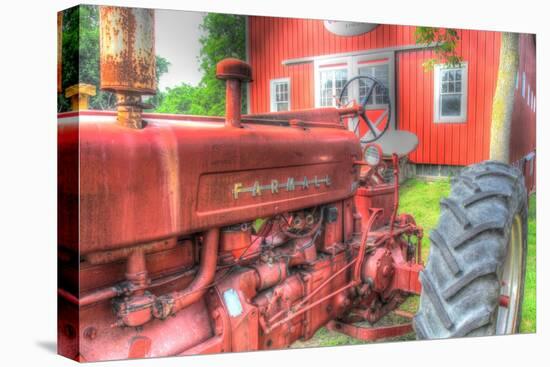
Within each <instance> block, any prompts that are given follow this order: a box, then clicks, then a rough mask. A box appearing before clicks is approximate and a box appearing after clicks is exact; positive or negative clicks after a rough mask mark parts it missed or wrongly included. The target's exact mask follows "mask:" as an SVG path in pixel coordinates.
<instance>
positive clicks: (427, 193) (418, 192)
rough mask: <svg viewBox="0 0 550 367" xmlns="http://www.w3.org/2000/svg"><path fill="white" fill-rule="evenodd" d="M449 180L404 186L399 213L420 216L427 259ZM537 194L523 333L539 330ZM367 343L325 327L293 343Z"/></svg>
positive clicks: (410, 307) (411, 305)
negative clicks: (430, 235) (537, 327)
mask: <svg viewBox="0 0 550 367" xmlns="http://www.w3.org/2000/svg"><path fill="white" fill-rule="evenodd" d="M449 192H450V182H449V180H440V181H423V180H418V179H410V180H408V181H407V182H405V183H404V184H403V185H402V186H401V190H400V202H399V212H401V213H409V214H412V216H413V217H414V218H415V219H416V223H417V224H418V225H419V226H421V227H422V228H423V229H424V239H423V240H422V259H423V261H424V262H426V261H427V258H428V254H429V249H430V240H429V238H428V234H429V233H430V231H431V230H432V229H433V228H434V227H435V225H436V224H437V221H438V219H439V201H440V200H441V199H442V198H443V197H446V196H447V195H449ZM535 220H536V197H535V195H532V196H531V197H530V198H529V223H528V226H529V233H528V250H527V273H526V279H525V294H524V299H523V318H522V322H521V325H520V332H521V333H533V332H535V331H536V255H537V254H536V246H535V244H536V228H537V227H536V222H535ZM417 307H418V297H417V296H412V297H409V298H408V299H407V301H406V302H405V303H404V304H403V305H401V307H400V308H401V309H403V310H406V311H409V312H416V309H417ZM400 322H404V319H402V318H400V317H399V316H395V315H393V314H390V315H388V316H386V317H384V318H383V319H382V320H380V321H379V322H378V323H377V326H378V325H389V324H392V323H400ZM414 338H415V336H414V333H411V334H408V335H405V336H403V337H399V338H392V339H387V340H386V341H399V340H412V339H414ZM351 344H364V342H362V341H360V340H357V339H354V338H351V337H348V336H345V335H343V334H340V333H337V332H332V331H329V330H327V329H326V328H321V329H320V330H318V331H317V333H316V334H315V335H314V336H313V338H311V339H310V340H307V341H298V342H296V343H294V344H293V345H292V347H293V348H303V347H324V346H336V345H351Z"/></svg>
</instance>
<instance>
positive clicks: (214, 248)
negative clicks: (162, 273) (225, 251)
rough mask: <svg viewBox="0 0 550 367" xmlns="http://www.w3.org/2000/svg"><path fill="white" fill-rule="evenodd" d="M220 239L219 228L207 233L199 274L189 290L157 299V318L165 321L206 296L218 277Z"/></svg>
mask: <svg viewBox="0 0 550 367" xmlns="http://www.w3.org/2000/svg"><path fill="white" fill-rule="evenodd" d="M219 238H220V230H219V228H213V229H210V230H208V231H207V232H206V234H205V235H204V240H203V244H202V249H201V260H200V265H199V272H198V273H197V275H196V276H195V278H194V279H193V281H192V282H191V284H189V286H187V288H185V289H183V290H181V291H175V292H172V293H168V294H165V295H162V296H160V297H158V298H157V300H156V302H155V306H154V309H153V314H154V316H155V317H156V318H159V319H165V318H167V317H168V316H170V315H172V314H175V313H176V312H178V311H180V310H183V309H184V308H186V307H187V306H189V305H191V304H193V303H195V302H197V301H198V300H200V299H201V298H202V297H203V296H204V294H205V293H206V291H207V290H208V287H209V286H210V285H211V284H212V282H213V281H214V277H215V275H216V264H217V261H218V244H219Z"/></svg>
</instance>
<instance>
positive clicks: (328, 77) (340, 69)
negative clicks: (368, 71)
mask: <svg viewBox="0 0 550 367" xmlns="http://www.w3.org/2000/svg"><path fill="white" fill-rule="evenodd" d="M319 80H320V88H319V89H320V90H319V93H320V95H319V103H320V105H321V106H336V98H338V97H339V96H340V92H341V91H342V88H343V86H344V84H346V82H347V81H348V69H347V66H346V65H343V66H342V65H336V66H331V65H328V66H327V67H323V68H321V70H320V71H319ZM342 103H347V91H346V94H345V95H344V96H343V97H342Z"/></svg>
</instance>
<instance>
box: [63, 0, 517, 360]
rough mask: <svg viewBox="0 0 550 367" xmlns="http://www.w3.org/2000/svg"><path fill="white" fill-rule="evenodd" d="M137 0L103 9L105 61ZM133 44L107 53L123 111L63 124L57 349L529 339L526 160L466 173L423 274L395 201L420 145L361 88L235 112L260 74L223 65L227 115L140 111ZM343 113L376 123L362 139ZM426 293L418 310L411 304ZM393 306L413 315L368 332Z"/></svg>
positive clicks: (416, 243)
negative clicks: (318, 101)
mask: <svg viewBox="0 0 550 367" xmlns="http://www.w3.org/2000/svg"><path fill="white" fill-rule="evenodd" d="M132 11H136V9H122V8H107V7H103V8H102V9H101V21H102V26H101V31H102V42H103V43H102V52H104V49H106V47H103V46H104V45H105V39H108V37H106V36H107V35H108V34H107V33H106V32H109V29H112V28H115V27H113V21H112V19H111V18H113V16H112V14H113V12H114V13H117V12H118V13H119V15H120V14H122V15H120V17H122V16H126V17H128V16H130V17H134V16H136V15H135V14H134V15H132V14H130V13H128V14H125V13H124V12H132ZM137 11H142V12H149V10H137ZM141 16H142V17H143V16H145V17H146V16H148V15H147V13H145V15H143V14H142V15H141ZM110 17H111V18H110ZM134 21H137V22H139V21H140V18H139V17H138V18H137V19H134ZM108 26H109V27H110V28H109V27H108ZM136 28H139V27H136ZM125 47H137V46H135V45H134V46H125ZM111 50H112V47H111ZM135 54H136V53H134V55H135ZM120 55H122V56H120ZM120 55H119V56H120V57H119V58H116V57H115V58H113V57H108V56H109V55H107V56H105V54H102V59H101V62H102V65H101V72H102V75H101V76H102V87H103V88H104V89H107V90H111V91H113V92H115V93H116V95H117V100H118V102H119V103H118V111H117V112H112V113H111V112H91V111H89V112H87V111H83V112H82V111H81V112H80V113H67V114H64V115H61V116H60V119H59V145H58V149H59V167H60V168H59V170H60V171H59V189H58V190H59V199H58V200H59V292H58V293H59V322H58V325H59V352H60V353H61V354H63V355H65V356H68V357H70V358H74V359H78V360H81V361H100V360H111V359H125V358H143V357H157V356H171V355H189V354H204V353H220V352H236V351H251V350H264V349H281V348H286V347H288V346H290V345H291V344H292V343H294V342H295V341H297V340H299V339H309V338H311V337H312V336H313V335H314V334H315V332H316V331H317V330H318V329H319V328H321V327H323V326H327V327H328V328H330V329H331V330H336V331H339V332H342V333H345V334H347V335H350V336H353V337H355V338H359V339H362V340H376V339H380V338H387V337H392V336H397V335H403V334H406V333H409V332H411V331H412V330H413V328H414V331H416V335H417V337H418V338H420V339H431V338H446V337H454V336H471V335H493V334H507V333H513V332H516V331H517V330H518V325H519V321H520V316H521V299H522V293H523V284H524V273H525V259H526V235H527V226H526V208H527V201H526V198H527V195H526V190H525V187H524V183H523V178H522V175H521V173H520V172H519V171H518V170H517V169H515V168H512V167H510V166H508V165H506V164H502V163H498V162H483V163H480V164H477V165H474V166H471V167H467V168H465V169H464V170H463V171H462V172H461V174H460V175H458V176H457V177H455V178H454V179H453V184H452V191H451V194H450V196H449V197H448V198H446V199H443V200H442V201H441V217H440V220H439V223H438V225H437V228H436V229H435V230H433V232H431V233H430V240H431V249H430V255H429V259H428V262H427V266H426V267H424V266H423V264H422V261H421V256H420V254H421V243H422V238H423V232H422V229H421V227H420V226H418V225H417V223H415V220H414V218H413V217H412V216H411V215H408V214H403V213H399V212H398V203H399V195H398V189H399V179H398V178H399V164H398V160H399V157H400V156H404V155H406V154H407V153H409V152H410V151H411V150H412V149H414V147H415V146H416V143H417V140H416V137H414V136H413V135H412V134H410V133H406V132H399V131H395V130H392V129H388V128H387V126H389V123H387V122H386V125H387V126H386V127H384V128H382V127H379V126H374V124H373V123H372V122H371V121H370V120H369V118H368V117H367V115H366V114H365V113H364V111H365V109H364V104H365V102H366V98H365V99H364V100H363V101H360V103H351V104H349V105H348V106H346V107H341V108H319V109H311V110H304V111H292V112H281V113H266V114H261V115H243V116H241V113H240V111H241V83H242V82H247V81H250V80H251V77H252V71H251V69H250V67H249V66H248V65H247V64H246V63H243V62H241V61H238V60H235V59H226V60H224V61H222V62H220V63H219V64H218V68H217V76H218V78H220V79H223V80H225V81H226V87H227V95H226V97H227V110H226V116H225V118H217V117H197V116H180V115H159V114H146V113H142V111H141V110H142V109H143V105H142V104H141V98H140V94H142V93H145V92H149V93H150V90H151V89H153V90H154V88H149V87H147V83H154V79H155V78H154V74H153V77H150V78H146V77H144V75H140V74H139V73H136V72H134V73H131V74H128V73H127V72H125V70H128V69H127V68H124V67H122V66H121V65H120V64H121V63H129V62H131V61H132V60H130V59H127V58H125V57H126V56H124V55H130V56H128V57H130V58H131V57H132V56H131V55H132V53H121V54H120ZM150 55H154V52H153V53H150ZM111 56H112V55H111ZM109 63H110V64H109ZM143 63H144V64H145V65H147V63H149V64H148V65H149V66H150V64H151V63H154V57H151V58H149V59H145V60H142V64H143ZM149 69H152V70H153V72H154V67H153V68H149ZM149 69H147V70H149ZM133 70H134V71H135V70H136V69H135V68H134V69H133ZM149 76H150V75H149ZM109 78H124V80H123V81H122V82H120V81H118V83H115V82H113V83H110V79H109ZM361 78H366V79H369V77H361ZM138 79H139V80H138ZM138 82H139V83H138ZM352 82H360V81H358V80H350V81H349V82H348V84H347V85H346V87H347V86H348V85H350V83H352ZM363 82H365V83H366V84H369V85H370V91H371V92H372V90H373V89H374V88H384V86H383V85H382V84H381V83H379V82H378V81H376V80H375V79H370V80H364V81H363ZM140 83H141V84H140ZM144 85H146V86H144ZM344 89H345V88H344ZM367 94H369V93H367ZM342 95H344V91H343V93H342ZM389 110H391V109H389ZM389 110H388V111H389ZM348 120H351V121H354V122H352V124H355V125H354V126H357V125H358V124H365V126H367V127H368V128H369V131H370V133H369V135H367V136H366V137H365V138H364V139H366V141H363V142H362V141H360V139H359V138H358V136H357V135H356V134H355V133H354V132H353V131H350V129H351V128H350V125H349V124H348V125H347V126H346V124H345V122H346V121H348ZM387 121H389V116H388V118H387ZM351 130H353V129H351ZM384 157H386V158H388V160H387V161H388V164H386V163H384V160H383V158H384ZM387 172H390V173H391V174H392V175H393V178H392V179H391V180H388V179H387V176H388V175H387V174H385V173H387ZM413 294H420V305H419V310H418V312H417V313H416V315H415V316H414V317H413V315H409V314H407V313H405V312H403V311H400V310H398V307H399V305H400V304H401V303H402V302H403V301H404V300H405V299H406V298H407V297H408V296H410V295H413ZM390 312H397V313H399V314H400V315H402V316H406V317H407V316H408V317H410V318H411V319H412V321H411V322H410V323H405V324H401V325H391V326H383V327H378V326H376V325H374V326H372V327H365V326H358V325H357V323H358V322H360V321H368V322H369V323H370V324H375V323H376V322H377V321H378V320H380V319H381V318H382V317H383V316H384V315H386V314H388V313H390Z"/></svg>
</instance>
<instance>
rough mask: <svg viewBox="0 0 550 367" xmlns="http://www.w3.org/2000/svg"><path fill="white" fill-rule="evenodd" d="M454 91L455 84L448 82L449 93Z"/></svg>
mask: <svg viewBox="0 0 550 367" xmlns="http://www.w3.org/2000/svg"><path fill="white" fill-rule="evenodd" d="M454 91H455V84H454V83H449V93H454Z"/></svg>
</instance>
